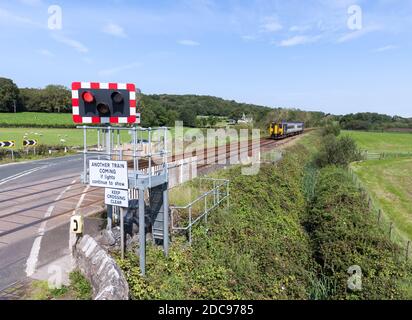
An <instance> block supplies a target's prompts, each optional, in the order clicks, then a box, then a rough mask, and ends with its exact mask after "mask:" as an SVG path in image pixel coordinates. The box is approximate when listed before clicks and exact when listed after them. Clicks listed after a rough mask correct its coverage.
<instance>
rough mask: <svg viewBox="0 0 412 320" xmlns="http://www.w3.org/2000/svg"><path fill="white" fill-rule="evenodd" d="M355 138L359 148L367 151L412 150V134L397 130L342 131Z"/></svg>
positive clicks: (399, 151)
mask: <svg viewBox="0 0 412 320" xmlns="http://www.w3.org/2000/svg"><path fill="white" fill-rule="evenodd" d="M341 135H348V136H350V137H352V138H353V139H355V141H356V143H357V145H358V147H359V148H360V149H361V150H368V151H369V152H377V153H382V152H394V153H404V152H412V134H411V133H400V132H399V133H398V132H365V131H342V133H341Z"/></svg>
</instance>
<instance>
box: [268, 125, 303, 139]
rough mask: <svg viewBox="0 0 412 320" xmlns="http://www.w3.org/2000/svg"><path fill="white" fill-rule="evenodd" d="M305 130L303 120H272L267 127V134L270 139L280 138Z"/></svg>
mask: <svg viewBox="0 0 412 320" xmlns="http://www.w3.org/2000/svg"><path fill="white" fill-rule="evenodd" d="M304 130H305V124H304V123H303V122H284V121H282V122H280V123H278V122H272V123H271V124H270V128H269V134H270V137H271V138H272V139H275V140H280V139H284V138H287V137H290V136H295V135H298V134H302V133H303V132H304Z"/></svg>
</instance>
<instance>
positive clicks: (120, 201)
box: [104, 188, 129, 208]
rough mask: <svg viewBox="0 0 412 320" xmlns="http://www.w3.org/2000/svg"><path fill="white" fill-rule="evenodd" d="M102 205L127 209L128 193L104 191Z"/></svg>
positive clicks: (113, 190)
mask: <svg viewBox="0 0 412 320" xmlns="http://www.w3.org/2000/svg"><path fill="white" fill-rule="evenodd" d="M104 203H105V204H108V205H111V206H118V207H123V208H127V207H128V206H129V192H128V191H127V190H120V189H107V188H106V189H105V190H104Z"/></svg>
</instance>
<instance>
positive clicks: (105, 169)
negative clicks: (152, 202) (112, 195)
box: [89, 160, 129, 190]
mask: <svg viewBox="0 0 412 320" xmlns="http://www.w3.org/2000/svg"><path fill="white" fill-rule="evenodd" d="M89 174H90V185H91V186H92V187H103V188H111V189H124V190H127V189H128V188H129V181H128V176H127V161H108V160H90V161H89Z"/></svg>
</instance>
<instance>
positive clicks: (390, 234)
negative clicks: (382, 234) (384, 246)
mask: <svg viewBox="0 0 412 320" xmlns="http://www.w3.org/2000/svg"><path fill="white" fill-rule="evenodd" d="M392 231H393V222H391V225H390V227H389V239H392Z"/></svg>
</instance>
